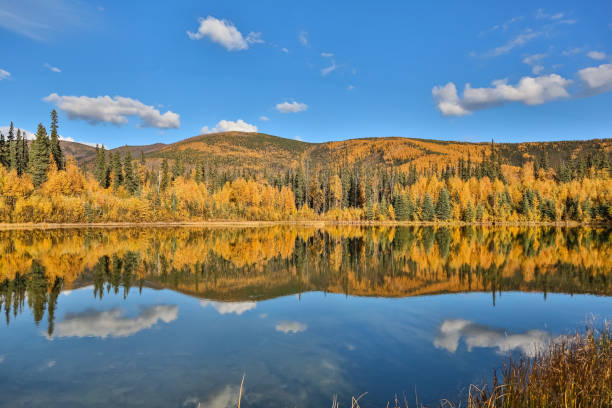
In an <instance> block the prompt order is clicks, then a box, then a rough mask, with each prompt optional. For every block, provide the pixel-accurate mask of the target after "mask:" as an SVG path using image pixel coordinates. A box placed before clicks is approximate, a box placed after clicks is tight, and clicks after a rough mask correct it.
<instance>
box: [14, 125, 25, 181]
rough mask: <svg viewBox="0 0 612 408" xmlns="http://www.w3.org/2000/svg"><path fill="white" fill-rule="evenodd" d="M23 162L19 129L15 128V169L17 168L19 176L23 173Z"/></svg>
mask: <svg viewBox="0 0 612 408" xmlns="http://www.w3.org/2000/svg"><path fill="white" fill-rule="evenodd" d="M23 162H24V160H23V157H22V154H21V130H19V129H17V138H16V139H15V170H17V174H18V175H19V176H21V175H22V174H23V170H24V168H25V165H24V164H23Z"/></svg>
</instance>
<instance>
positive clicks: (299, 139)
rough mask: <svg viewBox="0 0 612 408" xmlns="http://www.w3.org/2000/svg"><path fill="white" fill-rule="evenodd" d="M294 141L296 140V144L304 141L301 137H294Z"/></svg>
mask: <svg viewBox="0 0 612 408" xmlns="http://www.w3.org/2000/svg"><path fill="white" fill-rule="evenodd" d="M294 139H295V140H297V141H298V142H303V141H304V139H302V136H295V137H294Z"/></svg>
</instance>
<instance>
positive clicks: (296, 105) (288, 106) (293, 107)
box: [276, 101, 308, 113]
mask: <svg viewBox="0 0 612 408" xmlns="http://www.w3.org/2000/svg"><path fill="white" fill-rule="evenodd" d="M306 109H308V105H306V104H305V103H300V102H297V101H293V102H283V103H279V104H277V105H276V110H277V111H279V112H280V113H297V112H302V111H305V110H306Z"/></svg>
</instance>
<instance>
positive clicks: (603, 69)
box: [578, 63, 612, 94]
mask: <svg viewBox="0 0 612 408" xmlns="http://www.w3.org/2000/svg"><path fill="white" fill-rule="evenodd" d="M578 76H579V77H580V79H582V81H583V82H584V84H585V86H586V87H587V88H588V93H589V94H598V93H602V92H608V91H612V63H610V64H601V65H599V66H598V67H589V68H584V69H581V70H580V71H578Z"/></svg>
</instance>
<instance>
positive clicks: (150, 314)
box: [55, 305, 178, 339]
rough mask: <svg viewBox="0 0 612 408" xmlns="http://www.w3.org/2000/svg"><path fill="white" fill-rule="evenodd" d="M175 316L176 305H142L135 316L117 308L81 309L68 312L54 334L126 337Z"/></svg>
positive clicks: (62, 335) (165, 321)
mask: <svg viewBox="0 0 612 408" xmlns="http://www.w3.org/2000/svg"><path fill="white" fill-rule="evenodd" d="M177 316H178V306H176V305H155V306H148V307H143V308H141V310H140V314H139V315H138V316H135V317H128V316H125V312H124V311H123V310H122V309H120V308H113V309H110V310H101V311H98V310H93V309H90V310H86V311H85V312H82V313H67V314H66V317H65V318H64V320H63V321H61V322H59V323H58V324H57V325H56V326H55V336H57V337H100V338H103V339H104V338H107V337H127V336H131V335H134V334H136V333H138V332H139V331H141V330H145V329H150V328H151V327H153V326H154V325H156V324H157V322H159V321H160V320H161V321H162V322H164V323H170V322H172V321H174V320H176V318H177Z"/></svg>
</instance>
